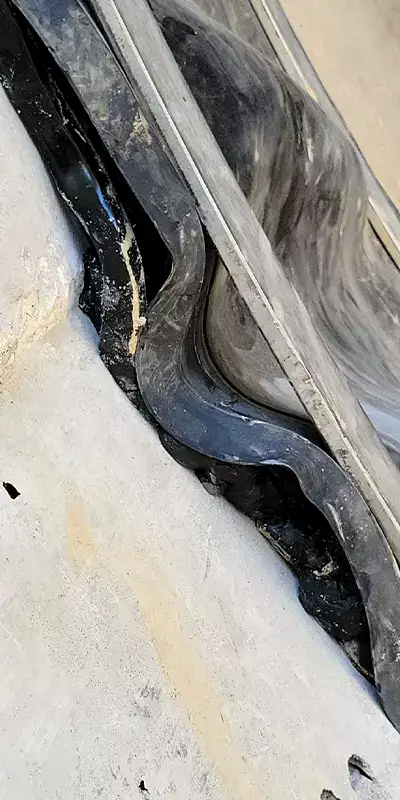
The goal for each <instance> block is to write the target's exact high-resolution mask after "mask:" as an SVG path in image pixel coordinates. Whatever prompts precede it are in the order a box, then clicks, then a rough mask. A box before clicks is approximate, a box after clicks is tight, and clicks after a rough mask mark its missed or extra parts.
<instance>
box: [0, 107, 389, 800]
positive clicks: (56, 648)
mask: <svg viewBox="0 0 400 800" xmlns="http://www.w3.org/2000/svg"><path fill="white" fill-rule="evenodd" d="M3 110H4V115H3V117H2V126H1V129H0V161H1V164H0V166H1V172H2V189H1V192H2V205H1V211H2V216H1V227H0V254H1V259H2V271H1V273H0V282H1V286H2V291H1V293H0V294H1V297H2V300H1V303H2V309H3V311H2V320H6V321H7V320H9V321H10V320H11V322H13V321H14V320H16V319H19V317H18V314H17V313H16V309H17V308H18V304H19V302H20V299H21V298H24V297H25V296H26V293H27V292H28V294H29V289H27V287H29V286H30V285H31V284H32V285H33V286H37V285H40V286H44V287H46V291H37V292H33V295H32V304H33V308H32V312H31V314H30V319H31V320H32V324H31V326H29V325H28V322H27V321H26V320H25V317H24V320H25V322H24V326H23V327H22V329H21V328H18V326H16V325H15V324H14V323H13V324H11V328H10V324H8V323H7V324H5V323H3V322H2V328H1V330H2V331H4V330H10V329H11V331H13V336H14V341H15V342H16V345H17V346H16V347H15V348H14V352H15V354H16V357H15V358H14V359H13V360H12V366H13V368H12V369H9V368H8V370H7V369H6V370H5V371H4V372H3V374H2V375H1V387H0V429H1V442H0V504H1V515H0V520H1V523H0V554H1V555H0V558H1V565H2V569H1V577H0V663H1V666H2V669H1V673H0V799H1V800H27V798H29V800H71V798H73V800H81V799H82V800H92V798H107V800H117V798H119V800H135V798H138V800H141V799H142V800H143V798H144V800H155V799H156V798H177V800H204V799H205V798H209V800H261V799H263V800H264V798H265V800H266V799H267V798H268V800H320V798H324V800H333V799H334V798H335V797H336V798H340V800H352V799H353V800H378V799H379V800H382V799H384V800H395V798H396V797H397V794H396V791H397V790H396V789H395V787H396V786H398V785H399V782H400V748H399V742H400V740H399V735H398V734H397V733H396V732H395V731H394V729H393V728H392V726H391V725H390V723H389V722H388V720H387V719H386V718H385V717H384V715H383V713H382V711H381V709H380V707H379V706H378V704H377V702H376V698H375V694H374V692H373V690H372V689H371V687H369V686H368V685H367V684H366V682H365V681H364V680H363V679H362V678H361V677H360V676H359V675H357V673H356V672H355V671H354V669H353V668H352V667H351V665H350V663H349V662H348V660H347V659H346V657H345V656H344V654H343V653H342V652H341V651H340V650H339V648H338V647H337V646H336V645H335V644H334V643H333V642H332V641H331V640H330V639H329V638H328V637H327V636H326V635H325V634H324V632H323V631H322V630H321V629H320V628H319V627H318V625H317V623H316V622H315V621H313V620H312V619H311V618H309V617H308V616H307V615H306V614H305V612H303V610H302V608H301V606H300V605H299V603H298V601H297V598H296V585H295V581H294V579H293V577H292V576H291V574H290V573H289V571H288V570H287V568H286V566H285V565H284V564H283V563H282V562H281V561H280V559H279V558H278V557H277V556H276V554H275V553H274V552H273V551H272V550H271V549H270V547H269V546H268V545H267V543H266V542H265V540H264V539H263V538H262V537H261V536H259V535H258V533H257V531H256V529H255V527H254V526H253V524H252V523H251V522H250V521H248V520H246V519H245V518H243V517H241V516H240V515H239V514H238V513H237V512H235V511H234V510H233V509H232V508H230V507H229V506H228V505H227V504H225V503H224V501H223V500H221V499H217V498H211V497H210V496H209V495H208V494H206V492H205V491H204V490H203V488H202V487H201V485H200V484H199V483H198V482H197V480H196V479H195V477H194V476H193V475H191V474H189V473H187V472H186V471H185V470H183V469H182V468H180V467H179V466H178V465H177V464H175V463H174V462H173V461H172V460H171V459H170V458H169V457H168V456H167V455H166V453H165V452H164V451H163V449H162V448H161V446H160V444H159V441H158V438H157V436H156V434H155V432H154V431H153V430H152V429H151V428H150V427H149V426H148V424H147V423H145V422H144V420H143V419H142V418H141V417H140V415H139V414H138V413H137V412H136V411H135V410H134V409H133V408H132V406H130V404H129V402H128V400H127V399H126V397H125V396H124V395H123V394H122V393H121V391H120V390H119V389H118V387H117V386H116V385H115V384H114V382H113V380H112V378H111V377H110V375H109V374H108V372H107V371H106V369H105V367H104V366H103V364H102V363H101V361H100V359H99V356H98V352H97V343H96V337H95V335H94V331H93V328H92V327H91V326H90V324H89V323H88V322H87V320H85V319H84V318H83V317H82V315H81V314H80V313H79V312H78V311H76V310H75V311H74V312H73V314H72V315H71V316H69V315H68V308H69V306H70V305H71V302H72V300H73V298H75V301H76V295H77V286H78V284H79V280H80V275H79V248H78V247H77V246H76V245H75V244H74V240H73V238H72V236H71V234H70V232H69V229H68V226H67V225H66V223H65V221H64V219H63V217H62V216H61V215H60V210H59V205H58V202H57V201H56V200H55V195H54V192H53V191H52V189H51V187H50V185H49V183H48V181H47V180H46V178H45V176H44V174H43V170H42V169H41V166H40V163H38V162H37V160H36V161H35V158H36V157H35V154H34V152H33V151H32V148H31V145H30V143H29V140H28V139H27V137H25V136H23V135H22V132H21V129H20V126H19V124H18V120H17V119H16V118H15V117H14V118H13V119H11V118H12V117H13V114H12V112H11V110H10V109H9V108H8V107H6V106H4V109H3ZM17 134H18V136H19V137H20V138H19V139H18V147H16V146H15V142H16V139H15V136H16V135H17ZM13 148H14V151H13ZM11 154H12V159H14V157H15V168H13V169H14V171H13V169H11V166H10V160H11ZM32 164H34V165H35V166H34V167H33V166H32V170H33V172H32V173H30V172H29V170H30V168H31V165H32ZM35 170H36V172H35ZM26 175H29V176H30V177H29V179H28V178H27V179H26V178H25V176H26ZM35 187H36V188H35ZM18 198H19V202H18ZM54 242H56V243H57V244H56V245H55V249H52V248H51V246H50V245H52V243H54ZM49 243H50V244H49ZM25 245H27V246H28V247H29V248H33V247H34V248H36V249H35V250H32V251H31V252H34V253H35V257H34V258H29V259H28V261H29V269H28V265H27V260H26V259H25V256H24V254H25V253H26V251H25V249H24V248H25ZM49 247H50V250H49V249H48V248H49ZM49 252H50V255H49ZM10 253H11V254H12V258H11V257H10V255H9V254H10ZM42 256H43V258H42ZM60 276H62V277H60ZM49 298H50V299H49ZM54 308H56V309H57V314H52V312H51V309H54ZM43 320H45V321H46V322H45V324H42V322H43ZM53 323H54V327H51V325H53ZM55 323H57V324H55ZM13 325H14V326H13ZM21 330H22V331H28V330H29V331H30V333H29V336H28V335H27V336H26V337H25V339H24V344H23V346H22V347H19V344H18V343H19V337H20V334H21ZM40 337H42V338H40ZM28 342H30V343H31V344H30V346H29V347H28V346H27V345H28ZM5 366H6V367H9V366H10V364H9V362H8V361H7V360H6V361H5ZM3 482H5V483H11V484H13V486H14V487H15V488H16V489H17V490H18V492H19V493H20V494H19V496H18V497H17V498H16V499H12V498H11V497H10V495H9V494H8V492H7V491H6V489H5V488H4V487H3V486H2V483H3ZM354 753H355V754H357V755H358V756H360V757H361V758H362V759H364V760H365V761H366V762H368V764H369V765H370V768H371V771H372V775H373V777H374V781H370V780H368V779H366V778H363V777H362V776H360V775H358V776H357V775H356V776H355V777H354V774H352V776H351V781H352V783H351V781H350V775H349V770H348V765H347V761H348V758H349V757H350V756H351V755H352V754H354ZM353 787H355V788H353Z"/></svg>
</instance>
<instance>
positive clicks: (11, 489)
mask: <svg viewBox="0 0 400 800" xmlns="http://www.w3.org/2000/svg"><path fill="white" fill-rule="evenodd" d="M3 486H4V488H5V490H6V492H7V494H8V495H10V497H11V500H16V499H17V497H19V496H20V494H21V492H19V491H18V489H16V488H15V486H13V485H12V483H8V482H7V481H3Z"/></svg>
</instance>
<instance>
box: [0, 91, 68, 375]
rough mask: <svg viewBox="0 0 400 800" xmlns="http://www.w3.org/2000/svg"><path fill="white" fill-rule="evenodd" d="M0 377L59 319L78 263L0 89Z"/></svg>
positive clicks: (62, 220)
mask: <svg viewBox="0 0 400 800" xmlns="http://www.w3.org/2000/svg"><path fill="white" fill-rule="evenodd" d="M0 120H1V127H0V170H1V182H0V209H1V213H0V242H1V245H2V246H1V249H0V275H1V292H0V374H1V376H2V377H4V375H5V373H6V372H7V371H8V369H9V368H10V367H11V366H12V363H13V361H14V358H15V355H16V353H17V351H20V350H21V349H22V350H23V349H24V348H25V346H26V345H27V344H28V343H29V342H30V341H32V340H33V339H35V338H36V337H37V336H40V335H43V333H45V332H46V331H47V330H49V329H50V328H51V327H52V325H54V324H55V323H57V322H59V321H60V320H61V319H64V318H65V316H66V314H67V311H68V309H69V307H70V305H71V303H72V302H73V301H74V300H75V299H76V296H77V291H78V288H79V284H80V276H81V257H80V253H79V248H78V247H77V244H76V243H75V241H74V239H73V236H72V234H71V231H70V228H69V226H68V224H67V222H66V219H65V216H64V214H63V213H62V211H61V208H60V204H59V201H58V198H57V196H56V194H55V192H54V190H53V188H52V186H51V185H50V181H49V178H48V177H47V173H46V171H45V169H44V166H43V164H42V162H41V160H40V158H39V156H38V154H37V152H36V149H35V147H34V146H33V144H32V142H31V141H30V139H29V137H28V134H27V133H26V131H25V129H24V127H23V126H22V124H21V122H20V121H19V119H18V116H17V115H16V114H15V113H14V112H13V111H12V109H11V106H10V103H9V101H8V99H7V97H6V95H5V93H4V90H3V88H2V87H0Z"/></svg>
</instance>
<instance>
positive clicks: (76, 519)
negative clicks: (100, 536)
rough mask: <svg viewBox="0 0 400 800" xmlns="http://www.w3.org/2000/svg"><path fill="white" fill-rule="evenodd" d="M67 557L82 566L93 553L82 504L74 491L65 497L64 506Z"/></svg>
mask: <svg viewBox="0 0 400 800" xmlns="http://www.w3.org/2000/svg"><path fill="white" fill-rule="evenodd" d="M66 533H67V558H68V561H69V562H70V563H71V564H73V565H74V566H76V567H80V568H82V567H83V566H84V565H85V564H86V563H87V562H89V561H91V560H92V558H93V555H94V543H93V539H92V534H91V530H90V527H89V525H88V522H87V519H86V515H85V510H84V507H83V504H82V502H81V500H80V498H79V496H78V495H77V494H76V493H72V494H71V495H70V496H69V497H68V499H67V508H66Z"/></svg>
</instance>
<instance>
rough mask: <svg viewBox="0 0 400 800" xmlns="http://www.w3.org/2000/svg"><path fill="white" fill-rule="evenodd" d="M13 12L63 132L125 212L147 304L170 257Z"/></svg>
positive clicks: (50, 61) (43, 50) (73, 98)
mask: <svg viewBox="0 0 400 800" xmlns="http://www.w3.org/2000/svg"><path fill="white" fill-rule="evenodd" d="M12 13H13V14H14V16H15V18H16V20H17V22H18V25H19V27H20V29H21V32H22V34H23V36H24V39H25V43H26V45H27V47H28V49H29V53H30V56H31V58H32V60H33V63H34V65H35V69H36V71H37V73H38V75H39V77H40V79H41V80H42V81H43V83H44V85H45V86H46V88H47V89H49V91H50V94H51V95H52V97H53V100H54V102H55V105H56V107H57V108H58V109H59V110H60V114H62V118H63V122H64V125H65V128H66V130H67V131H68V132H69V134H70V135H71V137H72V138H73V139H74V141H75V144H76V145H77V147H78V148H79V150H80V151H81V153H82V155H83V156H84V158H85V160H86V161H87V163H88V164H89V166H90V167H91V168H92V169H93V172H94V173H95V175H96V178H97V180H98V181H99V184H100V187H101V188H102V189H103V188H104V186H102V174H103V181H104V182H106V180H107V178H106V176H105V172H106V174H107V176H108V179H109V181H110V182H111V184H112V186H113V188H114V191H115V194H116V195H117V197H118V199H119V201H120V202H121V205H122V206H123V208H124V210H125V213H126V215H127V217H128V219H129V222H130V223H131V225H132V228H133V231H134V234H135V238H136V241H137V244H138V248H139V251H140V254H141V256H142V260H143V268H144V272H145V279H146V296H147V302H148V303H150V302H151V301H152V300H153V299H154V297H155V296H156V294H157V293H158V291H159V289H160V288H161V286H162V285H163V284H164V283H165V281H166V280H167V278H168V275H169V273H170V271H171V255H170V253H169V251H168V249H167V247H166V246H165V244H164V242H163V240H162V238H161V236H160V234H159V233H158V231H157V229H156V227H155V226H154V225H153V223H152V221H151V220H150V218H149V217H148V216H147V214H146V212H145V211H144V209H143V208H142V206H141V204H140V202H139V200H138V199H137V197H136V195H135V194H134V193H133V191H132V190H131V188H130V186H129V184H128V182H127V181H126V179H125V177H124V176H123V175H122V173H121V172H120V170H119V168H118V166H117V165H116V164H115V162H114V160H113V159H112V157H111V156H110V154H109V152H108V150H107V148H106V146H105V145H104V143H103V142H102V140H101V137H100V135H99V133H98V132H97V130H96V128H95V127H94V125H93V123H92V122H91V120H90V117H89V114H88V113H87V111H86V110H85V108H84V106H83V105H82V103H81V102H80V100H79V98H78V97H77V95H76V94H75V92H74V90H73V89H72V87H71V84H70V82H69V80H68V78H66V76H65V75H64V73H63V71H62V70H61V68H60V67H59V66H58V64H57V63H56V61H55V60H54V58H53V56H52V55H51V53H50V52H49V50H48V48H47V47H46V46H45V45H44V43H43V42H42V40H41V39H40V37H39V36H38V34H37V33H36V31H35V30H34V29H33V28H32V26H31V25H30V24H29V22H28V21H27V20H26V19H25V17H24V16H23V14H22V13H21V12H20V11H19V10H18V9H16V8H15V7H14V6H13V7H12ZM155 265H156V268H155Z"/></svg>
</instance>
